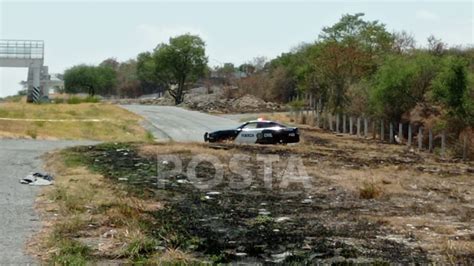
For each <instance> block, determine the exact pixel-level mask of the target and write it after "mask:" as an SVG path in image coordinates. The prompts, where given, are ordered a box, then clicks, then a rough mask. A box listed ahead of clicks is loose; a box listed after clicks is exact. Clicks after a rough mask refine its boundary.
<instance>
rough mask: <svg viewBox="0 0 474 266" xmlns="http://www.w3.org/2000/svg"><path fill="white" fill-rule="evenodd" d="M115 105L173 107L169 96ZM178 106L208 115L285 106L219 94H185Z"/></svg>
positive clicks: (278, 108) (254, 98)
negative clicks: (207, 113) (208, 113)
mask: <svg viewBox="0 0 474 266" xmlns="http://www.w3.org/2000/svg"><path fill="white" fill-rule="evenodd" d="M112 102H113V103H115V104H144V105H165V106H172V105H174V100H173V99H172V98H171V97H170V96H169V95H167V96H165V97H161V98H146V99H116V100H112ZM179 106H181V107H185V108H189V109H192V110H198V111H202V112H210V113H255V112H273V111H284V110H285V106H284V105H280V104H277V103H273V102H266V101H264V100H262V99H260V98H258V97H256V96H253V95H250V94H245V95H243V96H241V97H238V98H226V97H224V96H223V95H222V94H220V93H211V94H202V93H191V94H186V95H185V97H184V101H183V103H181V104H180V105H179Z"/></svg>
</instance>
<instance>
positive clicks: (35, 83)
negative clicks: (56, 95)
mask: <svg viewBox="0 0 474 266" xmlns="http://www.w3.org/2000/svg"><path fill="white" fill-rule="evenodd" d="M0 67H23V68H25V67H26V68H28V77H27V84H28V102H33V101H34V99H33V98H34V97H33V94H34V93H33V92H34V91H36V93H37V92H40V95H39V97H41V96H48V91H49V88H48V86H44V85H43V86H42V84H41V83H42V80H48V79H49V74H48V67H46V66H44V41H39V40H0ZM35 96H36V98H37V99H38V95H36V94H35Z"/></svg>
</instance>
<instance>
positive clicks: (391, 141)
mask: <svg viewBox="0 0 474 266" xmlns="http://www.w3.org/2000/svg"><path fill="white" fill-rule="evenodd" d="M390 143H393V124H392V123H390Z"/></svg>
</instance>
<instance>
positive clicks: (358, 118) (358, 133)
mask: <svg viewBox="0 0 474 266" xmlns="http://www.w3.org/2000/svg"><path fill="white" fill-rule="evenodd" d="M357 137H358V138H360V116H358V117H357Z"/></svg>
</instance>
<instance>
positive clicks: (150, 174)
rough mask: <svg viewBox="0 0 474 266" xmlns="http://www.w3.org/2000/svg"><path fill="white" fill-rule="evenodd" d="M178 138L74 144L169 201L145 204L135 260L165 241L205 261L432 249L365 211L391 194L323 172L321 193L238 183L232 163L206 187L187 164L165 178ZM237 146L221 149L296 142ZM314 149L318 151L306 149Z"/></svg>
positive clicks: (93, 161)
mask: <svg viewBox="0 0 474 266" xmlns="http://www.w3.org/2000/svg"><path fill="white" fill-rule="evenodd" d="M169 145H173V144H156V145H149V146H152V147H149V148H150V149H148V150H154V151H156V152H150V153H148V154H146V153H145V154H144V152H143V149H142V147H140V145H138V144H103V145H98V146H90V147H79V148H72V149H70V150H69V151H68V152H69V153H71V154H74V156H78V158H76V159H75V160H74V162H81V163H84V164H85V165H88V166H89V167H90V169H91V170H93V171H96V172H98V173H100V174H101V175H103V176H105V177H106V178H107V179H109V180H110V181H112V182H113V183H114V184H118V185H119V186H120V187H123V188H124V189H126V191H128V193H129V195H131V196H134V197H139V198H142V199H144V200H147V201H156V202H160V203H161V204H163V208H159V209H155V210H144V209H143V210H142V212H143V213H146V215H147V217H149V219H147V222H146V223H142V226H145V228H144V230H142V232H143V234H144V235H141V236H140V238H138V239H139V240H137V241H138V242H137V243H136V244H133V243H134V242H132V243H131V244H130V245H129V246H128V247H129V248H128V249H127V252H125V253H123V255H124V256H128V257H129V258H130V259H132V260H134V261H137V260H141V261H142V260H143V259H145V260H151V259H153V258H156V256H157V254H161V253H162V251H161V250H163V249H164V250H180V251H183V252H185V253H189V254H193V256H194V257H197V258H199V259H200V260H201V261H212V262H249V263H250V262H256V263H292V262H293V263H377V262H390V263H426V262H428V261H429V258H428V257H427V253H426V252H425V251H424V250H422V249H420V248H419V247H418V246H417V245H414V244H413V242H414V241H415V240H416V239H413V238H407V237H405V236H403V235H399V234H397V232H396V231H393V230H392V229H390V228H389V227H387V226H386V225H385V224H384V223H378V222H373V221H371V220H370V219H366V218H364V217H363V214H366V212H367V211H371V208H373V207H374V206H376V207H377V206H381V205H382V203H379V204H378V205H377V204H373V205H374V206H372V205H371V202H370V201H368V200H367V201H362V202H361V201H360V200H359V197H358V195H354V194H353V193H351V192H349V191H346V190H343V189H340V188H338V187H328V186H327V181H326V180H320V179H321V178H318V177H315V178H313V179H314V180H312V182H313V185H316V186H317V185H323V187H320V188H318V192H317V193H316V192H312V191H307V190H306V191H305V190H304V189H301V188H298V187H288V188H277V187H278V186H277V185H278V182H277V183H276V184H273V185H274V187H273V189H268V187H267V186H268V184H266V183H265V181H264V180H262V179H261V178H260V179H259V178H257V179H255V180H253V182H252V183H251V184H249V185H248V186H247V187H245V188H244V189H233V188H232V186H231V185H230V182H231V181H232V179H233V175H232V174H231V173H230V172H229V169H227V168H226V169H225V172H224V173H225V174H224V179H223V180H222V182H221V183H219V184H218V185H216V186H215V187H213V188H212V189H204V190H201V189H198V188H197V187H196V186H195V185H196V184H194V183H193V182H196V180H193V179H190V178H189V177H188V176H186V175H185V174H182V173H181V174H176V175H173V176H168V177H166V178H164V179H158V178H157V176H158V175H159V174H160V171H162V170H163V169H162V168H160V167H161V166H160V165H162V163H163V162H157V159H156V158H157V157H156V155H157V153H159V152H160V150H167V149H169ZM228 148H229V149H228V150H226V151H219V152H221V153H219V154H222V155H225V154H232V153H237V152H238V153H243V154H248V155H254V154H256V153H257V152H258V153H260V154H268V155H275V154H277V155H280V156H282V157H283V158H287V157H289V156H291V154H292V153H294V149H296V148H294V147H269V146H239V147H236V146H232V145H230V146H229V147H228ZM193 149H195V150H193ZM202 149H206V148H205V146H203V145H200V146H199V147H192V148H188V149H186V148H184V150H182V151H181V152H180V153H178V154H177V155H178V156H179V157H180V158H181V159H182V160H183V165H184V167H185V168H186V166H187V164H188V163H189V162H190V160H191V158H190V157H191V156H192V155H194V152H196V151H202ZM326 152H327V151H322V152H321V154H326ZM219 154H217V153H216V155H219ZM305 155H306V156H307V157H309V155H308V154H304V152H303V157H304V156H305ZM320 156H321V155H320ZM221 159H222V158H221ZM250 165H251V170H252V171H254V173H257V176H262V175H263V172H264V169H263V168H264V167H263V166H262V165H261V164H259V163H258V162H256V161H255V160H254V159H252V161H251V163H250ZM278 167H280V168H278ZM281 167H282V166H278V165H277V166H276V168H277V169H281ZM283 168H284V167H283ZM197 172H198V175H199V176H200V177H199V178H208V179H212V178H213V177H214V174H215V171H214V170H213V169H212V167H210V166H209V165H206V164H201V165H199V166H198V167H197ZM278 172H279V171H278ZM388 235H395V236H397V237H392V238H390V237H387V236H388ZM140 239H141V240H140ZM145 240H146V241H145Z"/></svg>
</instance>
